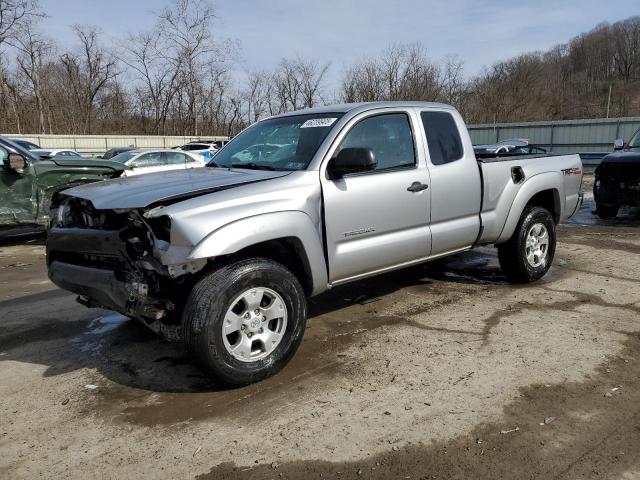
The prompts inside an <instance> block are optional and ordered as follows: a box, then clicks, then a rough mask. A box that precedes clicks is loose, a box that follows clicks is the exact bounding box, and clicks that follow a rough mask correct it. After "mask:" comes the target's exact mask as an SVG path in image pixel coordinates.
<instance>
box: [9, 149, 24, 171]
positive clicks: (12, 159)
mask: <svg viewBox="0 0 640 480" xmlns="http://www.w3.org/2000/svg"><path fill="white" fill-rule="evenodd" d="M28 165H29V164H28V163H27V160H26V159H25V158H24V157H23V156H22V155H20V154H19V153H13V152H11V153H9V156H8V157H7V158H6V159H5V161H4V167H5V168H6V169H7V170H11V171H13V172H17V173H22V172H24V169H25V168H27V166H28Z"/></svg>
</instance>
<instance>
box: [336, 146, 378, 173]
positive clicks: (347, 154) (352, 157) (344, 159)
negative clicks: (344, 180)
mask: <svg viewBox="0 0 640 480" xmlns="http://www.w3.org/2000/svg"><path fill="white" fill-rule="evenodd" d="M377 165H378V161H377V160H376V156H375V154H374V153H373V150H371V149H370V148H343V149H342V150H340V153H338V156H337V157H335V158H334V159H333V160H332V161H331V164H330V172H331V175H332V176H333V177H335V178H340V177H342V176H343V175H347V174H349V173H361V172H369V171H371V170H375V169H376V166H377Z"/></svg>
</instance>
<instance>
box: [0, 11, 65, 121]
mask: <svg viewBox="0 0 640 480" xmlns="http://www.w3.org/2000/svg"><path fill="white" fill-rule="evenodd" d="M16 30H17V32H16V33H14V35H13V36H12V38H11V39H10V40H8V42H9V43H10V44H11V45H12V46H13V47H14V48H15V49H16V51H17V52H18V56H17V59H16V61H17V64H18V66H19V68H20V70H21V72H22V73H23V74H24V75H25V77H26V78H27V79H28V81H29V83H30V84H31V88H32V92H33V96H34V98H35V104H36V110H37V112H38V123H39V124H38V126H39V132H40V133H46V124H45V113H46V110H47V106H46V99H45V94H44V91H43V73H44V72H43V66H44V63H45V62H46V61H48V60H49V59H50V56H51V54H52V53H53V50H54V46H53V43H52V42H51V41H50V40H47V39H45V38H43V37H42V36H41V35H40V34H39V33H38V32H37V31H36V26H35V25H34V22H33V21H32V19H28V20H27V21H25V22H22V23H21V24H19V25H18V26H17V27H16Z"/></svg>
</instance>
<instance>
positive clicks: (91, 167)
mask: <svg viewBox="0 0 640 480" xmlns="http://www.w3.org/2000/svg"><path fill="white" fill-rule="evenodd" d="M126 168H127V167H126V166H125V165H122V164H120V163H117V162H113V161H109V160H91V159H83V158H80V159H74V158H64V157H54V158H52V159H50V160H43V159H41V158H40V157H38V156H36V155H34V154H33V153H32V151H29V150H27V149H25V148H23V147H21V146H20V145H17V144H15V143H13V142H11V141H10V140H7V139H6V138H2V137H0V201H1V203H0V237H2V238H6V237H9V236H13V235H19V234H22V233H30V232H33V231H34V230H35V229H38V228H40V229H41V228H42V227H43V226H44V225H46V223H47V221H48V213H49V204H50V202H51V196H52V195H53V194H54V193H56V192H59V191H60V190H64V189H65V188H68V187H71V186H75V185H81V184H85V183H89V182H96V181H98V180H105V179H109V178H116V177H119V176H120V175H121V174H122V172H123V171H125V170H126Z"/></svg>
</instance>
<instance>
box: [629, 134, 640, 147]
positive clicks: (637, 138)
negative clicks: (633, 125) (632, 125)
mask: <svg viewBox="0 0 640 480" xmlns="http://www.w3.org/2000/svg"><path fill="white" fill-rule="evenodd" d="M629 148H640V130H638V131H637V132H636V133H635V135H634V136H633V137H631V140H630V141H629Z"/></svg>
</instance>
